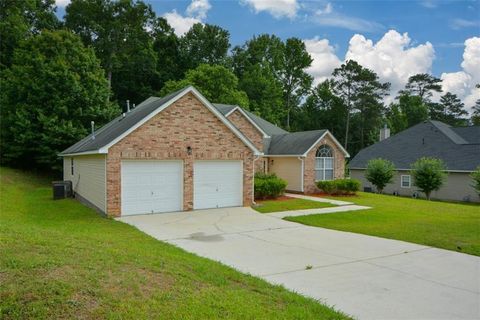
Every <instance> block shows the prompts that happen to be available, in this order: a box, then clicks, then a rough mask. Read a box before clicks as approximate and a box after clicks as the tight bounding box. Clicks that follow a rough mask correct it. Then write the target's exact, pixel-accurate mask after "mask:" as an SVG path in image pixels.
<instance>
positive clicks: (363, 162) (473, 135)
mask: <svg viewBox="0 0 480 320" xmlns="http://www.w3.org/2000/svg"><path fill="white" fill-rule="evenodd" d="M421 157H433V158H438V159H442V160H443V161H444V162H445V165H446V166H447V169H448V170H450V171H473V170H475V168H476V167H477V166H478V165H480V127H463V128H460V127H458V128H454V127H450V126H449V125H447V124H445V123H443V122H439V121H425V122H423V123H420V124H417V125H415V126H413V127H411V128H409V129H407V130H404V131H402V132H400V133H397V134H395V135H393V136H391V137H390V138H388V139H385V140H383V141H380V142H377V143H375V144H373V145H371V146H369V147H367V148H365V149H362V150H361V151H360V152H359V153H358V154H357V155H356V156H355V157H354V158H353V159H352V161H350V164H349V167H350V168H351V169H355V168H357V169H363V168H365V167H366V166H367V162H368V161H369V160H371V159H375V158H383V159H387V160H390V161H392V162H393V163H394V164H395V167H396V168H398V169H410V167H411V164H412V163H413V162H415V161H416V160H417V159H419V158H421Z"/></svg>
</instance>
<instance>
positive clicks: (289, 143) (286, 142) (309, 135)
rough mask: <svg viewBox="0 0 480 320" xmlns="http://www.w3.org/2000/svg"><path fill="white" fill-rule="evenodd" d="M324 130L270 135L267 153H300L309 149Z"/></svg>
mask: <svg viewBox="0 0 480 320" xmlns="http://www.w3.org/2000/svg"><path fill="white" fill-rule="evenodd" d="M325 132H326V130H314V131H301V132H292V133H286V134H281V135H274V136H272V140H271V141H270V147H269V149H268V154H269V155H302V154H304V153H305V152H307V151H308V149H310V147H311V146H313V144H314V143H315V142H317V140H318V139H320V137H321V136H322V135H324V134H325Z"/></svg>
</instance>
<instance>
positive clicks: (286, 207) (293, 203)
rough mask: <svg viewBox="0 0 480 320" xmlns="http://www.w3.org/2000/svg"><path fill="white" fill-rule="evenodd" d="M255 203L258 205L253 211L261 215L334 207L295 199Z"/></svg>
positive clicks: (328, 204)
mask: <svg viewBox="0 0 480 320" xmlns="http://www.w3.org/2000/svg"><path fill="white" fill-rule="evenodd" d="M257 202H258V204H259V205H258V206H254V207H253V209H255V210H257V211H258V212H261V213H270V212H279V211H290V210H304V209H318V208H327V207H334V205H332V204H330V203H326V202H318V201H312V200H305V199H297V198H290V199H284V198H283V199H279V200H265V201H257Z"/></svg>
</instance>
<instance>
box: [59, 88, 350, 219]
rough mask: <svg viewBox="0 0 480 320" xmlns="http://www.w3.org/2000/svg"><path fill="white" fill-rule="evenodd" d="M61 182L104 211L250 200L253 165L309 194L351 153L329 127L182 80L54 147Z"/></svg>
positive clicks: (339, 172) (339, 171) (340, 171)
mask: <svg viewBox="0 0 480 320" xmlns="http://www.w3.org/2000/svg"><path fill="white" fill-rule="evenodd" d="M60 156H62V157H63V164H64V165H63V167H64V180H70V181H72V185H73V190H74V192H75V195H76V197H77V198H78V199H80V200H81V201H83V202H85V203H87V204H88V205H90V206H93V207H94V208H96V209H97V210H99V211H100V212H103V213H105V214H107V215H110V216H121V215H133V214H144V213H157V212H171V211H182V210H192V209H206V208H219V207H231V206H250V205H251V204H252V203H253V201H254V196H253V177H254V173H255V171H257V172H259V171H261V172H273V173H276V174H277V175H278V176H280V177H281V178H284V179H285V180H287V182H288V186H287V189H289V190H291V191H297V192H307V193H308V192H315V191H316V186H315V181H316V180H324V179H334V178H341V177H343V176H344V165H345V157H348V153H347V152H346V151H345V150H344V149H343V147H342V146H341V145H340V143H338V141H337V140H336V139H335V137H334V136H333V135H332V134H331V133H330V132H329V131H328V130H317V131H307V132H296V133H288V132H287V131H285V130H283V129H281V128H279V127H277V126H275V125H274V124H272V123H270V122H268V121H265V120H264V119H262V118H260V117H258V116H256V115H255V114H253V113H251V112H248V111H246V110H244V109H242V108H241V107H239V106H232V105H224V104H212V103H210V102H209V101H208V100H207V99H206V98H205V97H204V96H202V94H201V93H200V92H198V90H196V89H195V88H194V87H192V86H189V87H187V88H184V89H182V90H179V91H177V92H174V93H172V94H170V95H168V96H165V97H163V98H158V97H150V98H148V99H147V100H145V101H144V102H142V103H141V104H139V105H138V106H137V107H136V108H134V109H133V110H131V111H129V112H127V113H124V114H122V115H121V116H119V117H117V118H116V119H114V120H112V121H111V122H109V123H108V124H106V125H105V126H103V127H102V128H100V129H98V130H97V131H95V132H92V133H91V134H90V135H88V136H87V137H85V138H84V139H82V140H80V141H79V142H77V143H76V144H74V145H72V146H71V147H69V148H67V149H66V150H64V151H63V152H61V153H60Z"/></svg>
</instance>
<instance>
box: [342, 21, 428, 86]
mask: <svg viewBox="0 0 480 320" xmlns="http://www.w3.org/2000/svg"><path fill="white" fill-rule="evenodd" d="M434 58H435V50H434V49H433V46H432V44H431V43H430V42H426V43H425V44H420V45H417V46H412V45H411V39H410V38H409V37H408V34H407V33H404V34H400V33H398V32H397V31H395V30H390V31H388V32H387V33H386V34H385V35H384V36H383V37H382V38H381V39H380V40H379V41H378V42H377V43H376V44H374V43H373V41H372V40H367V39H366V38H365V37H364V36H362V35H359V34H356V35H354V36H353V37H352V38H351V39H350V44H349V48H348V51H347V54H346V56H345V59H346V60H350V59H351V60H355V61H357V62H358V63H360V64H361V65H362V66H364V67H367V68H369V69H372V70H373V71H375V72H376V73H377V74H378V76H379V78H380V79H381V80H382V81H384V82H390V83H391V84H392V90H391V91H392V95H395V94H396V93H397V92H398V90H400V89H402V88H403V87H404V85H405V84H406V83H407V81H408V78H409V77H410V76H412V75H414V74H417V73H429V72H430V69H431V66H432V62H433V59H434Z"/></svg>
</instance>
